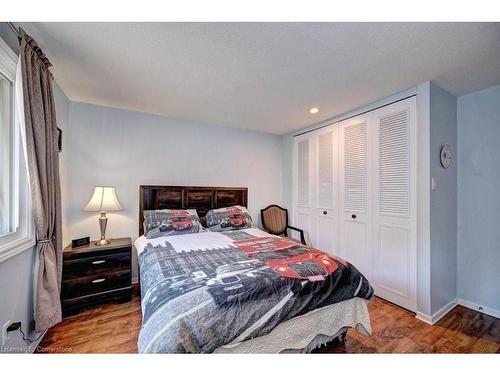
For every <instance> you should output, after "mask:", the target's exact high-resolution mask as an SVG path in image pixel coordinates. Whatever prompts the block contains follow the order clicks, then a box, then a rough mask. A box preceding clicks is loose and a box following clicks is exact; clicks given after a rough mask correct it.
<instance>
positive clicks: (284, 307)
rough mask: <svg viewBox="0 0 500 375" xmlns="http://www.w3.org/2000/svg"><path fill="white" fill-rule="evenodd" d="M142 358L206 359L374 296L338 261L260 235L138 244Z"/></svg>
mask: <svg viewBox="0 0 500 375" xmlns="http://www.w3.org/2000/svg"><path fill="white" fill-rule="evenodd" d="M135 246H136V248H137V250H138V254H139V267H140V282H141V297H142V298H141V305H142V315H143V324H142V328H141V332H140V335H139V342H138V347H139V352H141V353H209V352H212V351H214V350H215V349H217V348H218V347H221V346H223V345H227V344H234V343H237V342H241V341H244V340H248V339H251V338H254V337H257V336H262V335H266V334H267V333H269V332H270V331H272V330H273V329H274V328H275V327H276V326H278V325H279V324H280V323H282V322H284V321H286V320H289V319H291V318H294V317H296V316H299V315H302V314H305V313H307V312H309V311H311V310H314V309H317V308H321V307H325V306H328V305H331V304H334V303H337V302H340V301H344V300H348V299H351V298H354V297H361V298H365V299H370V298H371V297H372V296H373V288H372V287H371V285H370V283H369V282H368V281H367V280H366V278H365V277H364V276H363V275H362V274H361V273H360V272H359V271H358V270H357V269H356V268H355V267H354V266H353V265H351V264H350V263H348V262H346V261H344V260H342V259H341V258H338V257H335V256H331V255H328V254H326V253H324V252H322V251H319V250H316V249H313V248H311V247H307V246H304V245H302V244H301V243H298V242H295V241H292V240H288V239H285V238H281V237H276V236H272V235H269V234H268V233H265V232H263V231H261V230H259V229H255V228H252V229H245V230H241V231H231V232H223V233H218V232H204V233H196V234H186V235H182V236H175V237H162V238H155V239H146V238H145V237H144V236H142V237H139V238H138V239H137V240H136V242H135Z"/></svg>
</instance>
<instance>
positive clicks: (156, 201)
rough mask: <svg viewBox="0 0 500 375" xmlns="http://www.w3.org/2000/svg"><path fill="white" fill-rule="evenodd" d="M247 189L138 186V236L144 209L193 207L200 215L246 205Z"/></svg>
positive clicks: (142, 231)
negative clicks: (219, 209)
mask: <svg viewBox="0 0 500 375" xmlns="http://www.w3.org/2000/svg"><path fill="white" fill-rule="evenodd" d="M247 199H248V188H246V187H215V186H155V185H141V186H140V187H139V236H142V235H143V234H144V228H143V221H144V216H143V213H142V211H143V210H161V209H164V208H170V209H195V210H197V211H198V215H199V216H200V218H202V219H203V218H204V217H205V215H206V213H207V212H208V211H209V210H211V209H213V208H222V207H229V206H235V205H240V206H244V207H246V206H247Z"/></svg>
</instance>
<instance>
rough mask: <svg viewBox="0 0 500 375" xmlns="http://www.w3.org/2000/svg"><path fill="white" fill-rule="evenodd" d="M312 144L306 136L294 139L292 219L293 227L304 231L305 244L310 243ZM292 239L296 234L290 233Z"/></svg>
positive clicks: (308, 136)
mask: <svg viewBox="0 0 500 375" xmlns="http://www.w3.org/2000/svg"><path fill="white" fill-rule="evenodd" d="M312 146H313V145H312V142H311V137H310V135H308V134H305V135H303V136H299V137H297V138H296V139H295V143H294V152H293V174H292V179H293V189H294V191H293V193H292V195H293V219H292V222H293V223H294V225H295V226H297V227H298V228H300V229H302V230H303V231H304V235H305V238H306V242H307V243H311V240H312V238H311V229H312V197H311V196H312V186H311V185H312V172H313V165H312V164H313V158H312ZM290 235H292V236H293V237H294V238H297V239H300V237H297V234H296V233H294V231H291V232H290Z"/></svg>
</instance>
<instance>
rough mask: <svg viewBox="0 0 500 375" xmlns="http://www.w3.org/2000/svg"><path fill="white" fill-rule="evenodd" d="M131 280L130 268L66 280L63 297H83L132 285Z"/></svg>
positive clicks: (63, 286) (63, 284) (63, 285)
mask: <svg viewBox="0 0 500 375" xmlns="http://www.w3.org/2000/svg"><path fill="white" fill-rule="evenodd" d="M130 280H131V272H130V269H127V270H126V271H120V272H114V273H105V274H97V275H92V276H86V277H79V278H74V279H71V280H64V281H63V283H62V298H63V299H66V298H75V297H82V296H86V295H89V294H94V293H100V292H104V291H108V290H113V289H118V288H123V287H127V286H130Z"/></svg>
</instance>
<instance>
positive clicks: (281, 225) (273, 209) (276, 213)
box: [260, 204, 288, 234]
mask: <svg viewBox="0 0 500 375" xmlns="http://www.w3.org/2000/svg"><path fill="white" fill-rule="evenodd" d="M260 214H261V218H262V225H263V226H264V229H266V230H267V231H268V232H269V233H272V234H283V233H286V227H287V226H288V210H287V209H286V208H282V207H280V206H277V205H275V204H273V205H270V206H268V207H266V208H264V209H263V210H260Z"/></svg>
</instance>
